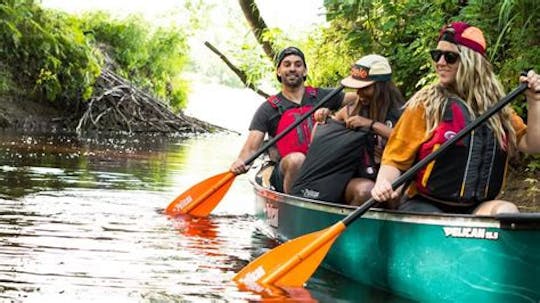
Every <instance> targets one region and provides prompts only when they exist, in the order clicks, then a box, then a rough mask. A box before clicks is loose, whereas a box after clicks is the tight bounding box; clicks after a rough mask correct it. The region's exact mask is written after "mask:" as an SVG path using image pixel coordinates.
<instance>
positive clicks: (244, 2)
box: [238, 0, 277, 60]
mask: <svg viewBox="0 0 540 303" xmlns="http://www.w3.org/2000/svg"><path fill="white" fill-rule="evenodd" d="M238 3H239V4H240V7H241V8H242V12H244V16H245V17H246V20H247V22H248V23H249V26H250V27H251V31H252V32H253V34H254V35H255V38H256V39H257V41H258V42H259V44H260V45H261V46H262V48H263V50H264V52H265V53H266V55H267V56H268V57H269V58H270V59H271V60H274V59H275V58H276V56H277V55H276V53H275V52H274V49H273V48H272V44H271V43H270V42H268V41H265V40H264V39H263V33H264V31H265V30H267V29H268V26H266V23H265V22H264V19H263V18H262V17H261V14H260V11H259V8H258V7H257V4H255V0H238Z"/></svg>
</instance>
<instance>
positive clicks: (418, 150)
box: [371, 22, 540, 215]
mask: <svg viewBox="0 0 540 303" xmlns="http://www.w3.org/2000/svg"><path fill="white" fill-rule="evenodd" d="M485 52H486V42H485V39H484V36H483V33H482V31H481V30H480V29H478V28H476V27H473V26H470V25H469V24H467V23H465V22H454V23H451V24H450V25H448V26H444V27H443V28H442V29H441V31H440V33H439V39H438V44H437V48H436V49H434V50H432V51H431V52H430V55H431V58H432V59H433V61H434V66H435V70H436V72H437V76H438V79H439V81H438V82H437V83H435V84H432V85H429V86H427V87H425V88H423V89H422V90H420V91H419V92H417V93H416V94H415V95H414V96H413V97H412V98H411V99H410V100H409V101H408V102H407V104H406V109H405V111H404V113H403V115H402V116H401V119H400V121H399V122H398V123H397V125H396V127H395V129H394V131H393V132H392V135H391V136H390V138H389V141H388V143H387V146H386V148H385V151H384V154H383V159H382V165H381V169H380V171H379V175H378V177H377V181H376V183H375V186H374V188H373V189H372V191H371V194H372V196H373V198H375V200H377V201H386V200H388V199H391V198H395V197H396V196H397V192H395V191H393V190H392V186H391V183H392V182H393V181H394V180H395V179H397V178H398V177H399V176H400V175H401V174H402V173H403V172H404V171H406V170H407V169H408V168H410V167H411V166H412V165H413V164H414V163H416V162H418V161H420V160H422V159H423V158H425V157H426V156H427V155H428V154H430V153H432V152H433V151H435V150H436V149H437V148H438V147H439V146H440V145H442V144H443V143H444V142H445V141H446V140H448V139H450V138H451V137H452V136H453V135H455V134H456V133H457V132H459V131H460V130H461V129H463V128H464V127H465V126H466V125H467V124H468V123H469V122H471V121H472V120H474V119H475V118H476V117H478V116H479V115H481V114H483V113H484V112H486V111H487V110H488V109H489V108H490V107H492V106H493V105H494V104H495V103H497V102H498V101H499V100H500V99H501V98H502V97H503V96H504V91H503V88H502V85H501V84H500V82H499V80H498V79H497V77H496V76H495V74H494V72H493V67H492V65H491V64H490V63H489V61H488V60H487V59H486V57H485ZM520 81H522V82H527V83H528V87H529V88H528V89H527V91H526V92H525V94H526V96H527V101H528V110H529V112H528V114H529V116H528V124H527V125H525V124H524V122H523V120H522V119H521V118H520V117H519V116H518V115H517V114H516V113H514V112H513V110H512V109H511V108H510V107H505V108H503V109H502V110H501V111H500V112H498V113H497V114H496V115H494V116H493V117H491V118H490V119H489V120H488V122H486V123H484V124H483V125H482V126H480V127H478V128H477V129H476V130H474V131H473V132H471V134H470V135H469V136H467V137H466V138H465V139H463V140H461V141H459V142H457V143H456V144H455V145H454V146H453V147H452V148H450V149H449V150H448V151H446V152H445V153H444V154H442V155H441V156H439V157H438V158H437V159H436V160H434V161H432V162H431V163H429V164H428V165H427V166H426V167H424V168H423V169H421V170H420V171H419V172H418V173H417V174H416V176H415V179H414V180H412V182H411V185H410V186H409V188H408V190H407V195H406V199H405V202H404V203H403V204H402V205H400V209H401V210H405V211H413V212H414V211H417V212H449V213H474V214H479V215H493V214H496V213H503V212H518V209H517V207H516V206H515V205H514V204H513V203H511V202H508V201H502V200H497V199H496V197H497V195H498V194H499V192H500V190H501V188H502V186H503V183H504V178H505V173H506V166H507V164H508V157H509V156H512V155H515V154H517V152H518V151H521V152H527V153H538V152H540V78H539V76H538V75H537V74H536V73H535V72H534V71H529V72H528V74H527V76H521V78H520Z"/></svg>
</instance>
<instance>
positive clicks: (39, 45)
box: [0, 0, 100, 103]
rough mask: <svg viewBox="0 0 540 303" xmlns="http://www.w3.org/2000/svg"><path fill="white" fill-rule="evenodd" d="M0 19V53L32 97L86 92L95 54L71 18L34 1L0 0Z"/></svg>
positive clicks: (67, 98) (63, 98) (65, 98)
mask: <svg viewBox="0 0 540 303" xmlns="http://www.w3.org/2000/svg"><path fill="white" fill-rule="evenodd" d="M0 20H2V21H1V22H0V57H2V58H3V60H5V61H4V63H5V64H6V66H7V67H8V69H9V72H10V73H11V75H12V76H13V78H14V80H15V81H17V82H18V83H20V84H22V86H23V87H27V88H28V89H30V90H32V91H33V93H34V95H35V96H36V98H38V99H41V98H44V99H46V100H49V101H55V102H66V103H69V102H71V101H73V100H80V99H87V98H89V97H90V95H91V94H92V87H93V83H94V81H95V78H96V77H97V76H98V75H99V73H100V67H99V60H98V57H97V56H96V55H95V53H94V52H93V48H92V47H91V46H90V45H88V44H87V42H86V40H85V38H84V35H83V32H82V30H81V29H80V27H79V26H78V22H77V21H76V20H75V19H73V18H70V17H67V16H66V15H65V14H59V13H53V12H49V11H45V10H42V9H41V8H40V7H39V6H38V5H36V4H35V3H34V1H30V0H27V1H23V0H7V1H4V2H3V3H1V4H0Z"/></svg>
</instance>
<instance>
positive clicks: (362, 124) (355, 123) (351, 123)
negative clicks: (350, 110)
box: [345, 115, 373, 129]
mask: <svg viewBox="0 0 540 303" xmlns="http://www.w3.org/2000/svg"><path fill="white" fill-rule="evenodd" d="M372 121H373V120H371V119H369V118H366V117H362V116H358V115H355V116H352V117H349V118H347V120H345V125H346V126H347V128H351V129H357V128H369V126H370V125H371V122H372Z"/></svg>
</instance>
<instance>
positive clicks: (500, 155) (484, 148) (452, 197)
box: [415, 97, 508, 205]
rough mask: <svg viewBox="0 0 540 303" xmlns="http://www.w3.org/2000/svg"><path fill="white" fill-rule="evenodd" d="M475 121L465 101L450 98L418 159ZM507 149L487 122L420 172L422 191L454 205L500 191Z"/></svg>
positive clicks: (476, 201) (490, 197)
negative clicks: (440, 119) (505, 149)
mask: <svg viewBox="0 0 540 303" xmlns="http://www.w3.org/2000/svg"><path fill="white" fill-rule="evenodd" d="M471 121H472V119H471V115H470V113H469V111H468V110H467V107H466V106H465V104H464V102H463V101H462V100H460V99H458V98H456V97H450V98H448V99H447V101H446V104H445V107H444V112H443V118H442V121H441V122H440V124H439V125H438V126H437V128H436V129H435V130H434V132H433V135H432V137H431V138H430V139H429V140H428V141H427V142H425V143H423V144H422V145H421V146H420V149H419V151H418V161H420V160H421V159H423V158H425V157H426V156H427V155H429V154H430V153H432V152H434V151H436V150H437V149H438V148H439V147H440V145H442V144H443V143H444V142H446V141H447V140H449V139H450V138H452V137H453V136H455V135H456V134H457V133H458V132H459V131H460V130H461V129H463V128H465V126H466V125H467V124H469V123H470V122H471ZM507 158H508V157H507V152H506V151H504V150H503V149H502V148H501V147H500V144H499V142H498V140H497V138H496V137H495V135H494V133H493V131H492V130H491V129H490V128H489V127H488V125H487V124H486V123H484V124H482V125H480V126H479V127H477V128H476V129H475V130H473V131H472V132H471V133H470V134H469V135H468V136H466V137H465V138H464V139H462V140H460V141H458V142H456V143H455V144H454V146H452V147H451V148H449V149H448V150H446V151H445V152H444V153H443V154H441V155H440V156H439V157H438V158H437V159H435V160H434V161H432V162H430V163H429V164H428V165H427V166H426V167H425V168H423V169H422V170H420V171H419V172H418V174H417V175H416V180H415V182H416V188H417V190H418V192H419V193H420V195H422V196H425V197H427V198H429V199H432V200H435V201H439V202H442V203H446V204H453V205H458V204H459V205H475V204H479V203H480V202H483V201H487V200H493V199H495V197H496V196H497V195H498V194H499V192H500V190H501V188H502V186H503V184H504V177H505V174H506V167H507V162H508V161H507Z"/></svg>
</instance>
